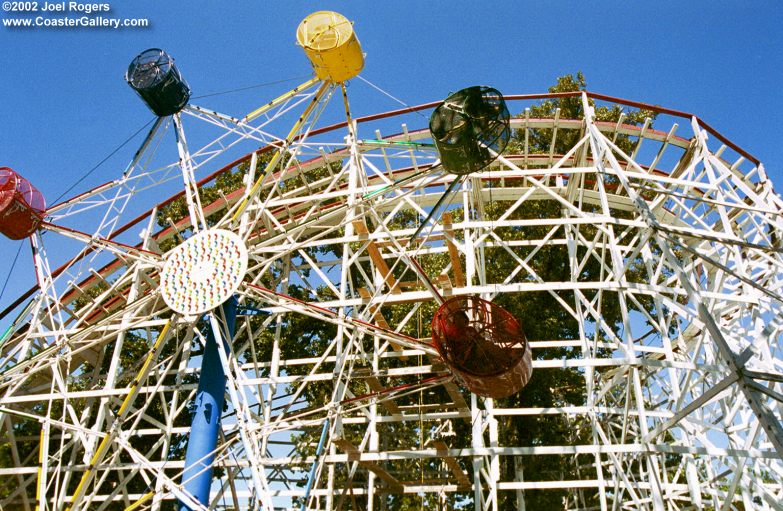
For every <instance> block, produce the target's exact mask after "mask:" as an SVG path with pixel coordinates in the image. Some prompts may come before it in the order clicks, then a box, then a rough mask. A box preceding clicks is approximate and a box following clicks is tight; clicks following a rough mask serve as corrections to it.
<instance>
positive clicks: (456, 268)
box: [441, 211, 465, 287]
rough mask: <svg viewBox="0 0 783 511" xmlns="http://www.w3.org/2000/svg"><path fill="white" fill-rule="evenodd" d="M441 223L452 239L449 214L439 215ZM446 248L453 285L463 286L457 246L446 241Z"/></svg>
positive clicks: (452, 230)
mask: <svg viewBox="0 0 783 511" xmlns="http://www.w3.org/2000/svg"><path fill="white" fill-rule="evenodd" d="M441 220H442V221H443V230H444V231H446V234H448V235H449V236H450V237H451V238H454V229H452V228H451V213H450V212H448V211H447V212H445V213H443V214H442V215H441ZM447 246H448V248H449V258H450V259H451V271H452V272H453V273H454V283H455V284H456V285H457V287H464V286H465V272H464V271H463V270H462V263H461V262H460V260H459V251H458V250H457V246H456V245H455V244H454V243H453V242H452V241H451V240H448V242H447Z"/></svg>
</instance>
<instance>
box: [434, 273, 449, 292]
mask: <svg viewBox="0 0 783 511" xmlns="http://www.w3.org/2000/svg"><path fill="white" fill-rule="evenodd" d="M435 281H436V282H437V283H438V285H439V286H440V287H441V289H443V290H444V291H446V292H448V291H451V289H452V286H451V279H450V278H449V276H448V275H446V274H445V273H441V274H440V275H438V277H437V278H436V279H435Z"/></svg>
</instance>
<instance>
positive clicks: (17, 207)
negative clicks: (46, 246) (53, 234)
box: [0, 167, 46, 240]
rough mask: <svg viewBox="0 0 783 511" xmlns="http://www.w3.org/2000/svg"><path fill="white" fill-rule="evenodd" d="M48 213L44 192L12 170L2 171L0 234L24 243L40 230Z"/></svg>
mask: <svg viewBox="0 0 783 511" xmlns="http://www.w3.org/2000/svg"><path fill="white" fill-rule="evenodd" d="M45 213H46V202H45V201H44V198H43V195H41V192H39V191H38V189H36V188H35V187H34V186H33V185H31V184H30V182H29V181H27V180H26V179H25V178H23V177H22V176H20V175H19V174H17V173H16V172H14V171H13V170H11V169H9V168H8V167H0V233H3V234H5V235H6V236H8V237H9V238H11V239H12V240H21V239H24V238H26V237H28V236H30V235H31V234H32V233H34V232H35V231H36V229H38V226H39V225H40V223H41V221H42V220H43V217H44V214H45Z"/></svg>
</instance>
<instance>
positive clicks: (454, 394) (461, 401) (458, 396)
mask: <svg viewBox="0 0 783 511" xmlns="http://www.w3.org/2000/svg"><path fill="white" fill-rule="evenodd" d="M443 387H445V389H446V392H448V393H449V397H450V398H451V400H452V401H454V405H455V406H456V407H457V409H458V410H459V411H460V412H465V413H470V408H469V407H468V403H466V402H465V398H464V397H462V392H460V391H459V388H458V387H457V384H456V383H454V382H453V381H447V382H446V383H444V384H443ZM465 420H466V421H468V422H470V419H469V418H467V417H465Z"/></svg>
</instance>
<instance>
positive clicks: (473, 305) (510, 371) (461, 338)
mask: <svg viewBox="0 0 783 511" xmlns="http://www.w3.org/2000/svg"><path fill="white" fill-rule="evenodd" d="M432 340H433V343H434V344H435V347H436V349H437V350H438V353H440V356H441V357H442V358H443V361H444V362H445V363H446V365H447V366H449V368H450V369H451V371H452V372H453V373H454V375H455V376H456V377H457V379H458V380H459V381H460V382H461V383H462V384H463V385H465V386H466V387H467V388H468V389H470V391H471V392H473V393H474V394H478V395H479V396H484V397H491V398H495V399H497V398H501V397H506V396H510V395H512V394H516V393H517V392H519V391H520V390H522V387H524V386H525V385H526V384H527V382H528V381H529V380H530V375H531V374H532V372H533V362H532V356H531V353H530V345H529V344H528V342H527V339H526V338H525V334H524V332H523V331H522V327H521V326H520V324H519V321H517V320H516V318H514V316H512V315H511V314H510V313H509V312H508V311H506V310H505V309H503V308H502V307H500V306H499V305H495V304H493V303H492V302H488V301H487V300H482V299H481V298H477V297H475V296H459V297H456V298H452V299H450V300H448V301H446V302H445V303H444V304H443V305H441V306H440V308H439V309H438V311H437V312H436V313H435V316H434V317H433V319H432Z"/></svg>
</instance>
